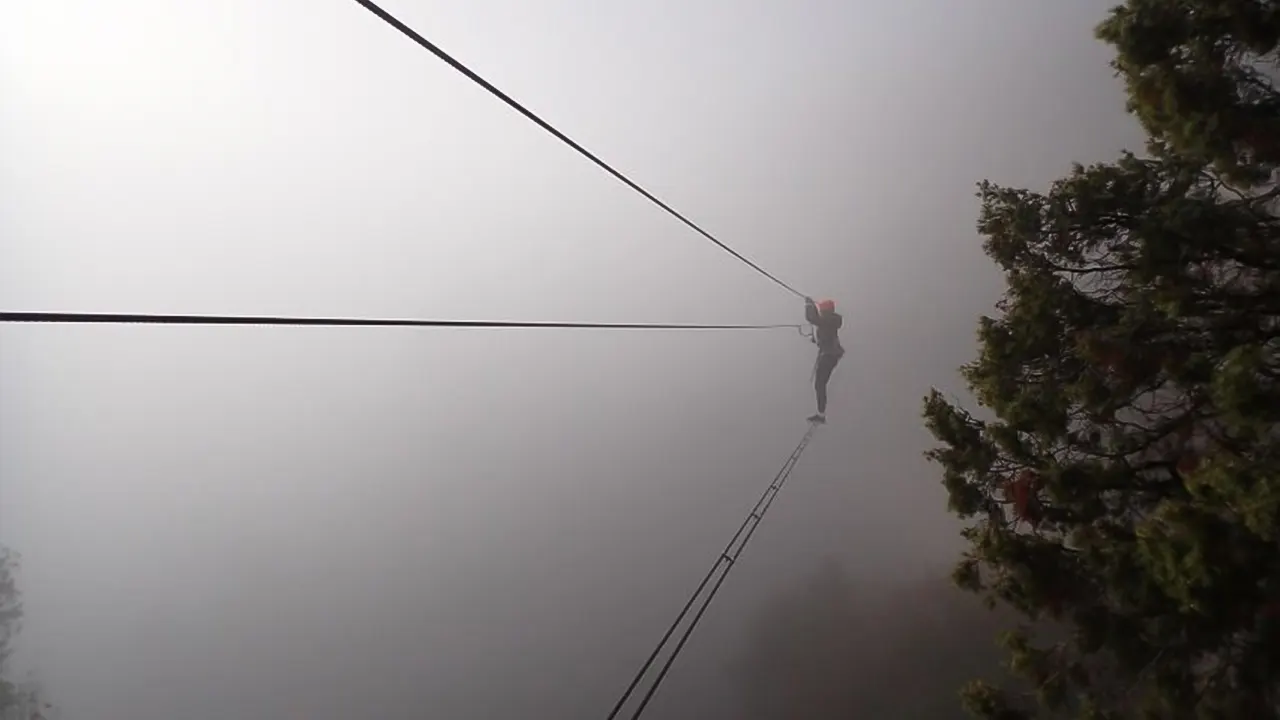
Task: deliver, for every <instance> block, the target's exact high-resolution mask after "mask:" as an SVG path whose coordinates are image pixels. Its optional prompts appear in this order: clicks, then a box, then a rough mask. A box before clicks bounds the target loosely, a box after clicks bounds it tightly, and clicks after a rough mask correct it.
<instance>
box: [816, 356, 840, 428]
mask: <svg viewBox="0 0 1280 720" xmlns="http://www.w3.org/2000/svg"><path fill="white" fill-rule="evenodd" d="M839 362H840V356H839V355H828V354H820V355H818V364H817V366H816V367H815V368H814V371H813V389H814V390H816V391H817V393H818V414H819V415H821V414H824V413H826V412H827V381H829V380H831V371H832V370H835V369H836V365H837V364H839Z"/></svg>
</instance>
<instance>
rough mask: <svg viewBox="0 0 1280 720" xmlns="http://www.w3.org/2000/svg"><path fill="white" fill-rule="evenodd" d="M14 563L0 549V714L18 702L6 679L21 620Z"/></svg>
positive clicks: (13, 559) (16, 693)
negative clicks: (14, 640)
mask: <svg viewBox="0 0 1280 720" xmlns="http://www.w3.org/2000/svg"><path fill="white" fill-rule="evenodd" d="M16 563H17V558H16V557H15V556H14V554H13V553H12V552H10V551H9V550H6V549H4V548H0V713H4V712H6V711H7V710H8V709H10V708H13V707H15V706H16V705H17V704H18V700H19V697H18V695H19V693H18V687H17V686H16V685H15V684H14V683H13V682H12V681H11V680H10V679H9V677H8V665H9V662H8V661H9V656H10V654H11V653H12V652H13V638H14V636H15V635H16V634H17V633H18V622H19V621H20V620H21V618H22V603H21V598H20V596H19V593H18V584H17V580H16V579H15V578H14V566H15V565H16Z"/></svg>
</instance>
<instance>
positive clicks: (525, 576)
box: [0, 0, 1141, 720]
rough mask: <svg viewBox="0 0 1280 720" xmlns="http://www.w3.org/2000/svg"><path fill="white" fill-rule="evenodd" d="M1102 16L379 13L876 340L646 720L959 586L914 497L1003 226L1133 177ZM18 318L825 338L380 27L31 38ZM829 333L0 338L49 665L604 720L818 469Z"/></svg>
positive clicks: (968, 9)
mask: <svg viewBox="0 0 1280 720" xmlns="http://www.w3.org/2000/svg"><path fill="white" fill-rule="evenodd" d="M1113 2H1114V0H1087V1H1085V2H1073V3H1064V2H1057V1H1054V0H1036V1H1035V2H1027V0H970V1H968V2H944V1H943V0H930V1H927V2H926V1H925V0H901V1H900V2H894V3H885V2H874V3H873V2H866V1H864V0H858V1H856V2H835V1H834V0H793V1H791V2H763V1H761V0H708V1H706V2H698V3H689V2H679V1H677V0H652V1H650V2H644V3H599V2H588V0H543V1H541V2H527V1H525V0H467V1H466V2H440V1H437V0H386V2H385V4H384V7H386V8H387V9H388V10H389V11H391V12H393V13H395V14H397V15H398V16H399V17H400V18H401V19H402V20H404V21H405V22H407V23H408V24H409V25H411V26H413V27H414V28H416V29H417V30H419V31H420V32H421V33H423V34H424V35H425V36H426V37H428V38H429V39H431V40H433V41H434V42H437V43H439V44H440V45H441V46H442V47H444V48H445V49H446V50H447V51H449V52H451V53H453V54H454V55H455V56H457V57H458V58H459V59H461V60H462V61H463V62H465V63H468V64H470V65H471V66H472V67H473V68H474V69H475V70H476V71H477V72H479V73H480V74H481V75H483V76H485V77H486V78H487V79H489V80H491V81H492V82H494V83H495V84H496V85H498V86H499V87H501V88H503V89H504V90H505V91H507V92H508V93H510V94H511V95H512V96H514V97H515V98H516V99H518V100H520V101H522V102H524V103H525V104H526V105H527V106H528V107H530V108H531V109H532V110H533V111H535V112H537V113H540V114H542V115H543V117H545V118H546V119H547V120H548V121H550V122H551V123H553V124H555V125H557V126H558V127H560V128H561V129H562V130H564V131H565V132H566V133H567V134H569V135H570V136H571V137H573V138H574V139H576V140H578V141H579V142H581V143H583V144H584V145H585V146H587V147H588V148H590V149H591V150H592V151H593V152H596V153H597V154H598V155H600V156H602V157H603V158H605V159H606V160H608V161H609V162H611V163H613V164H614V165H615V166H616V167H618V168H619V169H621V170H622V171H623V172H625V173H627V174H629V175H630V176H631V177H633V178H634V179H636V180H637V181H638V182H640V183H641V184H642V185H644V186H645V187H647V188H648V189H649V190H651V191H653V192H654V193H655V194H657V195H658V196H659V197H661V198H663V199H664V200H666V201H668V202H669V203H671V204H672V205H673V206H675V207H676V208H677V209H679V210H681V211H682V212H684V213H685V214H686V215H688V216H689V217H690V218H692V219H693V220H694V221H695V222H698V223H699V224H701V225H702V226H703V227H705V228H707V229H708V230H710V231H711V232H713V233H715V234H716V235H717V236H718V237H720V238H721V239H723V240H724V241H725V242H727V243H729V244H730V245H731V246H733V247H734V248H735V249H737V250H738V251H739V252H742V253H743V254H745V255H747V256H748V257H751V258H752V259H753V260H755V261H756V262H758V263H759V264H761V265H762V266H764V267H765V268H767V269H768V270H769V271H770V272H772V273H774V274H776V275H778V276H779V277H780V278H782V279H783V280H785V281H786V282H788V283H790V284H792V285H794V286H796V287H798V288H800V289H801V290H802V291H803V292H805V293H807V294H811V295H813V296H815V297H831V298H834V299H835V300H836V302H837V303H838V308H839V310H840V311H841V312H842V313H843V314H844V317H845V329H844V331H843V338H844V344H845V346H846V348H847V349H848V354H847V355H846V357H845V359H844V361H843V363H842V364H841V366H840V367H839V368H838V369H837V370H836V372H835V375H834V378H833V380H832V385H831V393H832V399H831V406H830V411H829V416H830V424H829V425H827V426H826V427H824V428H822V429H821V431H820V433H819V435H818V436H817V438H816V439H815V441H814V442H813V444H812V446H811V447H810V448H809V451H808V453H807V454H806V456H805V457H804V458H803V460H802V461H801V463H800V465H799V466H798V468H797V469H796V471H795V474H794V476H793V477H792V483H791V484H790V485H789V486H788V487H787V489H786V493H785V494H784V495H782V496H781V498H780V499H779V501H778V502H777V503H776V504H775V505H774V506H773V509H772V511H771V512H770V514H769V516H768V517H767V519H766V521H765V523H764V524H763V525H762V527H761V529H760V531H759V532H758V533H757V534H756V536H755V538H754V539H753V540H752V544H751V545H750V546H749V547H748V550H747V552H746V554H745V555H744V558H743V561H742V562H741V563H740V564H739V565H738V566H737V568H736V570H735V571H734V573H733V575H731V576H730V579H729V580H728V582H727V583H726V584H725V586H724V589H723V590H722V592H721V594H720V595H719V597H718V598H717V600H716V602H715V604H714V605H713V606H712V609H711V611H710V612H709V613H708V615H707V616H706V618H705V620H704V621H703V623H702V625H701V626H700V627H699V630H698V632H697V633H695V635H694V636H693V639H692V640H691V641H690V643H689V645H688V647H687V648H686V650H685V652H684V654H683V655H682V656H681V659H680V661H679V662H678V663H677V664H676V665H675V668H674V670H673V672H672V674H671V676H670V677H669V679H668V681H667V683H666V684H665V685H664V687H663V690H662V691H661V693H660V694H659V695H658V699H657V700H656V701H655V703H654V705H653V706H652V708H651V710H650V713H649V715H648V716H647V717H652V718H688V717H703V718H731V717H736V716H738V715H737V714H736V713H737V708H736V707H735V705H734V704H735V703H737V702H739V701H740V699H741V697H740V695H741V694H740V693H739V692H738V690H737V689H736V687H735V684H734V683H735V682H736V680H735V678H733V677H732V673H731V672H730V671H729V670H727V669H726V668H729V667H730V666H732V665H733V663H735V662H736V661H737V660H738V659H739V656H740V654H741V653H742V652H743V646H744V645H745V643H744V642H742V638H743V637H745V634H746V631H747V627H748V625H749V624H750V623H751V618H752V617H754V616H756V615H757V614H758V612H759V610H760V608H761V607H764V606H765V605H766V604H768V603H769V602H771V601H772V599H773V598H775V597H776V596H778V595H779V594H781V593H784V592H785V591H786V590H787V588H790V587H793V586H795V585H796V584H797V583H799V582H801V579H802V578H804V577H806V576H808V575H811V574H812V573H813V572H815V571H816V569H817V568H819V567H821V566H823V563H825V562H827V561H829V560H834V561H835V562H837V563H838V564H839V565H841V566H842V567H843V568H844V569H845V571H846V572H847V573H848V574H849V576H850V577H851V578H853V581H854V582H860V583H865V584H867V585H868V586H872V585H874V586H877V587H891V586H893V585H894V584H895V583H909V582H914V581H916V580H918V579H920V578H925V577H933V576H939V575H941V574H943V573H945V572H946V571H947V567H948V565H949V563H950V562H951V561H952V560H953V559H954V557H955V556H956V553H957V548H958V539H957V536H956V525H955V523H954V522H953V521H952V520H951V519H950V518H949V516H948V515H947V514H946V512H945V497H944V494H943V491H942V489H941V487H940V485H939V481H938V480H939V478H938V473H937V471H936V470H935V469H934V468H932V467H930V466H929V465H928V464H926V463H925V461H924V460H923V459H922V458H921V452H922V451H923V450H925V449H926V448H927V447H928V443H929V438H928V436H927V434H926V433H925V431H924V430H923V429H921V423H920V419H919V412H920V405H921V397H922V396H923V395H924V394H925V393H926V392H927V391H928V390H929V387H930V386H931V385H937V386H940V387H943V388H945V389H947V390H949V391H959V390H960V389H961V386H960V384H959V380H958V378H957V376H956V373H955V368H956V367H957V366H958V365H960V364H961V363H963V362H965V361H967V360H968V359H970V357H971V356H972V355H973V353H974V347H975V341H974V329H975V323H976V320H977V317H978V315H979V314H981V313H982V312H986V311H989V309H990V306H991V304H992V303H993V302H994V301H995V299H996V298H997V296H998V293H999V290H1000V284H999V283H1000V278H999V275H998V274H997V272H996V271H995V269H994V267H993V266H992V265H991V264H990V262H989V261H988V260H987V259H986V258H985V257H983V255H982V253H981V249H980V240H979V238H978V237H977V236H976V233H975V231H974V222H975V218H976V212H977V202H976V199H975V198H974V196H973V193H974V183H975V182H977V181H978V180H981V179H983V178H989V179H992V180H994V181H997V182H1000V183H1005V184H1012V185H1020V186H1030V187H1034V188H1037V189H1040V188H1043V187H1044V186H1045V185H1046V184H1047V183H1048V182H1049V181H1051V180H1052V179H1054V178H1056V177H1058V176H1060V175H1062V174H1065V173H1066V172H1067V171H1069V165H1070V163H1071V162H1072V161H1077V160H1078V161H1083V162H1092V161H1102V160H1109V159H1111V158H1113V157H1114V156H1115V155H1116V154H1117V152H1118V151H1119V150H1120V149H1122V148H1126V147H1127V148H1132V149H1135V150H1137V149H1140V146H1141V136H1140V134H1139V132H1138V128H1137V125H1136V123H1135V122H1134V121H1133V120H1132V119H1131V118H1129V117H1128V116H1126V115H1125V114H1124V110H1123V98H1122V93H1121V88H1120V86H1119V83H1118V81H1116V80H1114V79H1113V78H1112V76H1111V71H1110V69H1109V68H1108V67H1107V61H1108V59H1109V58H1110V52H1109V49H1108V48H1107V47H1105V46H1103V45H1101V44H1100V43H1098V42H1097V41H1095V40H1094V39H1093V37H1092V27H1093V25H1094V24H1096V23H1097V22H1098V21H1099V20H1100V19H1101V18H1102V17H1103V14H1104V13H1105V10H1106V8H1107V7H1108V6H1109V5H1111V4H1113ZM0 92H2V93H3V98H4V100H3V102H2V103H0V159H2V160H0V308H3V309H5V310H65V311H116V312H183V313H222V314H279V315H286V314H287V315H294V314H296V315H342V316H374V317H430V318H443V319H500V320H582V321H617V322H688V323H696V322H716V323H718V322H729V323H739V322H740V323H774V322H784V323H785V322H798V321H801V320H802V318H803V315H802V307H801V305H800V303H799V302H798V301H797V300H796V299H795V298H793V297H792V296H791V295H789V294H788V293H787V292H785V291H784V290H782V289H781V288H779V287H777V286H776V285H774V284H772V283H771V282H769V281H768V280H767V279H766V278H763V277H761V276H760V275H757V274H755V273H754V272H753V271H752V270H751V269H750V268H748V267H746V266H745V265H743V264H741V263H739V262H738V261H736V260H734V259H733V258H732V257H730V256H729V255H727V254H725V253H724V252H722V251H721V250H719V249H718V248H716V247H715V246H714V245H712V244H710V243H709V242H707V241H706V240H705V239H703V238H702V237H700V236H698V235H697V234H696V233H694V232H693V231H691V230H689V229H688V228H687V227H685V226H683V225H682V224H680V223H679V222H678V221H676V220H675V219H673V218H671V217H670V216H668V215H666V214H665V213H663V212H662V211H661V210H659V209H658V208H656V207H654V206H652V205H651V204H649V203H648V202H647V201H646V200H644V199H643V198H642V197H640V196H638V195H637V194H636V193H634V192H632V191H631V190H629V189H628V188H627V187H625V186H624V185H622V184H621V183H619V182H617V181H616V180H614V179H613V178H611V177H609V176H608V175H607V174H605V173H604V172H602V171H601V170H600V169H599V168H597V167H595V166H594V165H592V164H591V163H590V162H588V161H587V160H585V159H584V158H582V157H581V156H579V155H577V154H576V153H574V152H573V151H572V150H570V149H569V148H567V147H565V146H564V145H562V144H560V143H559V142H557V141H556V140H555V139H554V138H552V137H551V136H550V135H548V134H546V133H545V132H544V131H542V130H540V129H539V128H537V127H536V126H534V125H533V124H532V123H530V122H528V121H527V120H526V119H524V118H522V117H520V116H519V115H518V114H516V113H515V112H513V111H512V110H511V109H510V108H507V107H506V106H504V105H503V104H502V103H501V102H499V101H498V100H497V99H496V98H494V97H492V96H490V95H488V94H487V93H486V92H485V91H483V90H482V89H481V88H479V87H477V86H475V85H474V84H472V83H471V82H470V81H468V80H467V79H466V78H464V77H462V76H461V75H459V74H458V73H456V72H455V71H454V70H452V69H450V68H449V67H447V66H446V65H445V64H444V63H442V62H440V61H439V60H437V59H435V58H434V57H432V56H431V55H430V54H428V53H426V52H424V51H423V50H422V49H421V48H419V47H417V46H416V45H414V44H413V43H412V42H410V41H409V40H408V39H407V38H405V37H404V36H402V35H400V34H399V33H397V32H395V31H394V30H393V29H392V28H390V27H389V26H387V25H385V24H384V23H382V22H381V21H379V20H378V19H377V18H376V17H374V16H373V15H372V14H370V13H369V12H368V11H366V10H364V9H363V8H361V7H360V6H359V5H358V4H356V3H354V2H351V1H350V0H273V1H272V2H261V1H260V0H220V1H219V2H203V3H196V2H164V1H161V0H117V1H116V2H111V3H104V2H100V1H99V0H63V1H61V2H9V3H3V4H0ZM812 362H813V346H812V345H810V344H807V343H806V342H804V341H803V340H802V339H801V338H800V337H799V336H798V335H797V334H796V333H795V332H794V331H788V330H780V331H771V332H760V333H739V334H734V333H720V332H700V333H663V334H648V333H636V332H632V333H626V332H612V331H607V332H596V331H590V332H584V331H551V330H535V331H509V330H502V331H455V330H414V329H317V328H309V329H290V328H284V329H281V328H208V327H191V328H182V327H156V326H129V327H78V326H7V327H0V401H2V402H0V542H3V543H4V544H6V545H8V546H11V547H13V548H14V549H15V550H17V551H19V552H21V553H22V555H23V559H24V560H23V567H22V573H21V583H22V587H23V590H24V592H25V599H26V606H27V617H26V622H25V626H24V629H23V633H22V636H21V646H20V655H19V657H18V658H16V660H17V661H18V663H19V665H21V667H24V668H25V667H34V668H37V669H38V670H39V672H40V674H41V677H43V678H44V679H45V681H46V682H47V684H48V686H49V688H50V690H51V691H52V693H53V699H54V700H55V701H56V702H57V703H58V704H59V705H60V706H61V710H62V716H63V717H65V718H68V719H71V718H76V719H81V718H91V719H92V720H173V719H174V718H182V719H183V720H205V719H206V718H208V719H213V718H218V719H219V720H223V719H226V718H233V719H236V720H238V719H240V718H245V719H249V718H279V717H297V718H304V717H305V718H314V719H315V720H330V719H334V720H337V719H338V718H343V719H345V718H352V717H378V718H391V719H397V718H422V717H431V718H463V719H468V718H508V717H510V718H516V717H519V718H531V717H538V718H559V719H564V720H576V719H578V718H582V719H584V720H587V719H591V718H603V717H604V716H605V715H606V714H607V712H608V710H609V708H610V707H611V706H612V704H613V701H614V700H615V699H616V697H617V695H618V693H619V692H621V690H622V689H623V688H624V687H625V685H626V683H627V681H628V680H629V679H630V676H631V674H632V673H633V672H634V670H635V669H636V668H637V667H638V666H639V663H641V662H642V661H643V659H644V657H645V656H646V655H647V653H648V652H649V650H650V649H651V648H652V646H653V643H655V642H656V641H657V639H658V637H659V636H660V635H661V633H662V631H663V630H664V629H665V628H666V625H667V623H669V622H670V620H671V619H672V618H673V617H674V614H675V613H676V612H677V611H678V610H679V608H680V606H681V604H682V603H683V602H684V599H685V597H686V596H687V594H688V593H689V592H690V591H691V590H692V589H693V587H694V586H695V585H696V583H697V582H698V580H699V579H700V578H701V577H702V574H703V573H704V572H705V571H706V569H707V567H708V566H709V564H710V563H711V562H712V561H713V560H714V559H715V557H716V555H717V554H718V553H719V552H720V550H721V548H722V547H723V545H724V543H725V542H727V540H728V538H729V536H730V535H731V534H732V533H733V531H734V530H735V529H736V528H737V526H738V524H739V523H740V522H741V519H742V517H743V516H744V515H745V514H746V512H747V511H748V510H749V509H750V508H751V506H752V504H753V503H754V502H755V500H756V498H757V497H758V495H759V493H760V492H761V491H762V490H763V489H764V487H765V486H766V485H767V484H768V482H769V479H770V478H771V477H772V475H773V473H774V472H775V471H776V470H777V467H778V466H779V465H780V464H781V463H782V461H783V460H784V459H785V457H786V455H787V453H788V452H789V451H790V449H791V448H792V447H793V446H794V444H795V443H796V442H797V441H798V440H799V438H800V436H801V434H802V433H803V432H804V429H805V424H804V418H805V416H807V415H808V414H810V413H811V412H812V411H813V393H812V389H811V388H810V387H809V385H808V380H809V374H810V369H811V367H812Z"/></svg>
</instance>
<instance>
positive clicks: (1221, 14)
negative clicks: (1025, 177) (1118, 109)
mask: <svg viewBox="0 0 1280 720" xmlns="http://www.w3.org/2000/svg"><path fill="white" fill-rule="evenodd" d="M1097 34H1098V37H1100V38H1101V39H1103V40H1105V41H1106V42H1108V43H1110V44H1111V45H1113V46H1114V47H1115V48H1116V50H1117V57H1116V60H1115V62H1114V63H1113V64H1114V66H1115V68H1116V70H1117V71H1118V72H1119V74H1120V76H1121V77H1123V78H1124V80H1125V83H1126V85H1127V86H1128V90H1129V97H1130V110H1131V111H1132V112H1134V113H1135V114H1136V115H1137V117H1138V118H1139V119H1140V120H1141V121H1142V123H1143V125H1144V127H1146V129H1147V130H1148V132H1150V133H1151V135H1152V137H1153V138H1155V139H1156V140H1158V141H1160V142H1161V143H1167V144H1168V145H1170V146H1171V147H1172V148H1173V149H1174V150H1175V151H1177V152H1178V153H1179V154H1181V155H1183V156H1187V157H1193V158H1196V159H1203V160H1207V161H1210V162H1213V163H1216V164H1217V166H1218V168H1219V170H1221V171H1223V172H1225V173H1227V174H1228V175H1229V176H1231V177H1232V178H1233V179H1235V180H1239V181H1249V180H1257V179H1258V178H1259V177H1265V176H1266V174H1267V172H1269V171H1270V169H1271V168H1273V167H1275V166H1276V165H1277V164H1280V92H1277V90H1276V84H1275V70H1276V61H1277V59H1280V55H1278V47H1277V43H1278V42H1280V3H1277V2H1275V0H1128V1H1127V2H1126V3H1125V4H1124V5H1122V6H1119V7H1117V8H1115V9H1114V10H1113V11H1112V13H1111V16H1110V17H1109V18H1108V19H1107V20H1106V22H1104V23H1102V24H1101V25H1100V26H1099V27H1098V29H1097ZM1242 154H1245V155H1246V156H1252V157H1251V162H1248V161H1247V162H1244V163H1241V162H1240V156H1241V155H1242Z"/></svg>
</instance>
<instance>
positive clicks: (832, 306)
mask: <svg viewBox="0 0 1280 720" xmlns="http://www.w3.org/2000/svg"><path fill="white" fill-rule="evenodd" d="M818 309H819V310H821V311H822V312H835V310H836V301H835V300H819V301H818Z"/></svg>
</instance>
